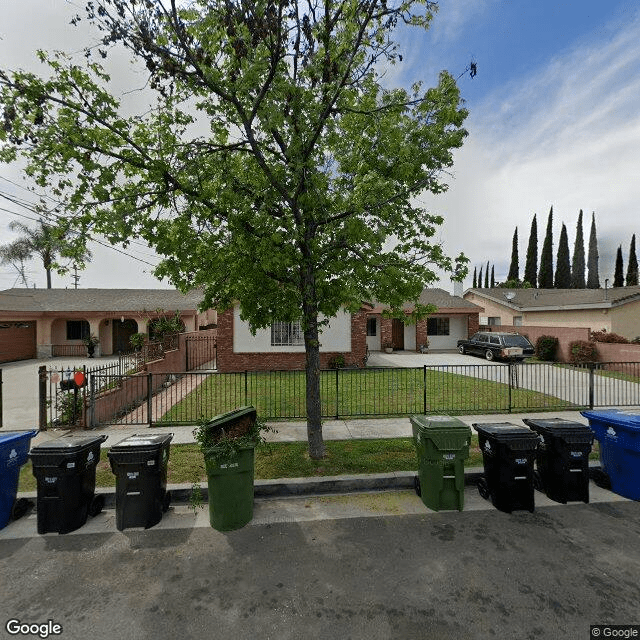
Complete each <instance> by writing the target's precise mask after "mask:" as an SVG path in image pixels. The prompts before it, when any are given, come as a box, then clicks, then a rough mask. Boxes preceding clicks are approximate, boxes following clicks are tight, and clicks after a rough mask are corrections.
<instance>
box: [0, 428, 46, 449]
mask: <svg viewBox="0 0 640 640" xmlns="http://www.w3.org/2000/svg"><path fill="white" fill-rule="evenodd" d="M37 434H38V430H37V429H36V430H35V431H0V446H3V445H9V444H11V443H12V442H17V441H18V440H23V439H25V440H26V439H29V440H30V439H31V438H33V437H34V436H36V435H37Z"/></svg>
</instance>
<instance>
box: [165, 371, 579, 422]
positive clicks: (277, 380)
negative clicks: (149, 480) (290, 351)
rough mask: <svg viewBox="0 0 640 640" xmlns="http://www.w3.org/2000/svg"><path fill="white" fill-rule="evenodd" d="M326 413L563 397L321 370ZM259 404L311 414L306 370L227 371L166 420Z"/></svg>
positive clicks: (454, 378) (459, 407)
mask: <svg viewBox="0 0 640 640" xmlns="http://www.w3.org/2000/svg"><path fill="white" fill-rule="evenodd" d="M320 393H321V400H322V412H323V416H324V417H327V418H331V417H336V416H339V417H348V416H385V415H407V414H412V413H423V412H424V408H425V398H426V408H427V412H428V413H448V414H453V415H457V414H464V413H487V412H492V413H493V412H496V413H497V412H503V411H504V412H507V411H508V410H509V406H510V404H511V407H512V408H514V409H515V408H517V409H523V410H526V409H551V408H553V409H561V408H565V407H568V406H571V405H570V404H569V403H567V402H566V401H564V400H561V399H559V398H555V397H553V396H547V395H545V394H543V393H538V392H535V391H528V390H525V389H511V390H510V389H509V385H508V384H504V383H500V382H493V381H490V380H482V379H480V378H474V377H471V376H465V375H459V374H455V373H449V372H446V371H440V370H432V369H427V370H426V372H425V371H424V370H423V369H422V368H420V369H352V370H350V369H346V370H344V369H343V370H340V371H338V372H336V371H322V372H321V392H320ZM243 405H253V406H254V407H256V409H257V410H258V415H260V416H261V417H262V418H264V419H287V418H301V417H304V416H305V374H304V371H270V372H249V373H248V374H247V375H246V376H245V374H244V373H222V374H213V375H211V376H209V377H207V378H206V379H205V380H204V382H203V383H202V384H201V385H200V386H199V387H197V388H196V389H195V390H194V391H192V392H191V393H190V394H189V395H188V396H187V397H185V398H184V399H183V400H182V401H180V402H178V403H177V404H176V405H174V407H173V408H172V409H170V410H169V411H168V412H167V413H166V414H165V415H164V417H163V418H162V419H161V422H167V423H168V422H173V423H192V422H195V421H197V420H199V419H200V418H201V417H203V416H204V417H211V416H214V415H217V414H220V413H224V412H226V411H230V410H232V409H235V408H237V407H239V406H243Z"/></svg>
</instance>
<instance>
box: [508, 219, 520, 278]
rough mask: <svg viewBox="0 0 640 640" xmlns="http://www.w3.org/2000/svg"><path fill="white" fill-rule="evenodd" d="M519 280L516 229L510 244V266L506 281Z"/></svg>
mask: <svg viewBox="0 0 640 640" xmlns="http://www.w3.org/2000/svg"><path fill="white" fill-rule="evenodd" d="M519 278H520V266H519V264H518V227H516V230H515V232H514V234H513V241H512V243H511V265H510V266H509V275H508V276H507V280H518V279H519Z"/></svg>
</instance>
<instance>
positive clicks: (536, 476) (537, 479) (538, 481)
mask: <svg viewBox="0 0 640 640" xmlns="http://www.w3.org/2000/svg"><path fill="white" fill-rule="evenodd" d="M533 488H534V489H535V490H536V491H542V492H544V482H542V476H541V475H540V472H539V471H534V472H533Z"/></svg>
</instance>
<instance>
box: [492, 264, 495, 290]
mask: <svg viewBox="0 0 640 640" xmlns="http://www.w3.org/2000/svg"><path fill="white" fill-rule="evenodd" d="M494 268H495V265H493V264H492V265H491V288H492V289H493V287H495V286H496V276H495V272H494Z"/></svg>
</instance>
